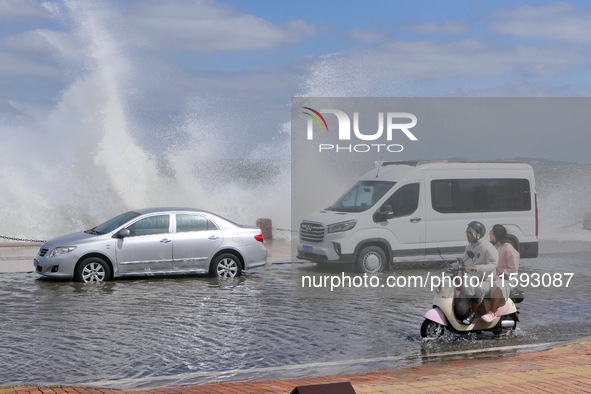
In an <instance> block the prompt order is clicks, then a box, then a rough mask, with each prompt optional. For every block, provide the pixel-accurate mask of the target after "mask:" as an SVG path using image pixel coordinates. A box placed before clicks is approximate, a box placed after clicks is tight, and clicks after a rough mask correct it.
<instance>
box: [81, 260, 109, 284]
mask: <svg viewBox="0 0 591 394" xmlns="http://www.w3.org/2000/svg"><path fill="white" fill-rule="evenodd" d="M110 276H111V269H110V268H109V265H108V264H107V263H106V262H105V261H104V260H103V259H101V258H99V257H88V258H86V259H84V260H82V261H81V262H80V263H79V264H78V265H77V266H76V272H74V279H75V280H76V281H77V282H83V283H100V282H105V281H107V280H109V278H110Z"/></svg>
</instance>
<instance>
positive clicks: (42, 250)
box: [39, 248, 48, 257]
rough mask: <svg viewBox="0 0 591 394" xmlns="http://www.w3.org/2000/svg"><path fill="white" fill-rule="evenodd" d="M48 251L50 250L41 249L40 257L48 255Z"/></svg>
mask: <svg viewBox="0 0 591 394" xmlns="http://www.w3.org/2000/svg"><path fill="white" fill-rule="evenodd" d="M47 250H48V249H45V248H41V249H39V256H41V257H43V256H45V253H47Z"/></svg>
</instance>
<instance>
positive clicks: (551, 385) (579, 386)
mask: <svg viewBox="0 0 591 394" xmlns="http://www.w3.org/2000/svg"><path fill="white" fill-rule="evenodd" d="M342 381H350V382H351V383H352V384H353V387H354V388H355V391H356V392H357V393H358V394H391V393H406V394H411V393H453V394H461V393H475V392H483V393H487V394H496V393H499V394H501V393H502V394H506V393H527V394H537V393H544V394H548V393H591V337H590V338H585V339H581V340H577V341H571V342H568V343H566V344H563V345H560V346H557V347H555V348H552V349H549V350H543V351H539V352H531V353H519V354H514V355H507V356H496V357H490V356H489V357H487V358H476V359H470V360H466V359H462V360H452V361H430V362H426V363H425V364H423V365H421V366H417V367H410V368H405V369H401V370H395V371H384V372H371V373H366V374H355V375H333V376H319V377H302V378H298V379H284V380H272V381H270V380H267V381H252V382H230V383H209V384H202V385H195V386H183V387H165V388H156V389H149V390H112V389H94V388H81V387H78V388H74V387H71V388H66V387H62V388H57V387H54V388H37V387H20V388H10V389H1V388H0V394H16V393H18V394H20V393H22V394H60V393H73V394H144V393H145V394H168V393H170V394H238V393H251V394H271V393H272V394H288V393H290V392H291V391H292V390H293V388H294V387H295V386H303V385H312V384H324V383H334V382H342Z"/></svg>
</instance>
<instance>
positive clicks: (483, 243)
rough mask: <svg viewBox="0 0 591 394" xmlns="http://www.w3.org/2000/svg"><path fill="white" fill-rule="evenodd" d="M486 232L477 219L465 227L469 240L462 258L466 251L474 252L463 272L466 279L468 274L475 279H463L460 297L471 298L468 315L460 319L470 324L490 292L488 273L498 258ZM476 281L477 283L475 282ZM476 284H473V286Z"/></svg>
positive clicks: (495, 265) (493, 267)
mask: <svg viewBox="0 0 591 394" xmlns="http://www.w3.org/2000/svg"><path fill="white" fill-rule="evenodd" d="M485 234H486V228H485V227H484V225H483V224H482V223H480V222H478V221H472V222H470V223H469V224H468V228H467V229H466V238H467V240H468V242H469V244H468V246H466V251H465V252H464V257H463V260H464V261H466V260H467V259H468V258H469V257H468V251H472V253H474V257H473V258H472V262H471V264H470V265H468V266H467V267H466V268H465V272H466V273H468V275H467V277H468V278H467V279H469V277H470V276H477V277H478V281H476V280H472V281H471V280H465V282H466V283H464V286H463V289H462V292H463V294H462V298H469V299H471V311H470V313H469V314H468V316H467V317H466V318H465V319H464V320H462V324H465V325H469V324H472V322H473V321H474V319H475V318H476V311H477V310H478V307H479V306H480V304H481V303H482V301H483V300H484V297H485V296H487V295H488V294H490V291H491V287H492V284H491V281H490V274H491V273H493V272H495V271H496V269H497V264H498V263H497V262H498V259H499V252H498V251H497V249H496V248H495V247H494V246H493V245H492V244H491V243H490V242H489V241H488V240H487V239H486V238H485V237H484V236H485ZM476 283H477V284H476ZM474 284H476V285H475V286H473V285H474Z"/></svg>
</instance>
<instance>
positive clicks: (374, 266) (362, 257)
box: [357, 246, 388, 274]
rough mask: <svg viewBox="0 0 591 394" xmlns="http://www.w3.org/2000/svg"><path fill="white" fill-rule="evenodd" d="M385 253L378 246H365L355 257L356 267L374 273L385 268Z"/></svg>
mask: <svg viewBox="0 0 591 394" xmlns="http://www.w3.org/2000/svg"><path fill="white" fill-rule="evenodd" d="M387 263H388V261H387V259H386V253H384V251H383V250H382V248H380V247H379V246H366V247H365V248H363V249H361V252H359V256H358V258H357V267H358V268H359V270H360V271H361V272H365V273H368V274H375V273H378V272H382V271H383V270H385V269H386V265H387Z"/></svg>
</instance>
